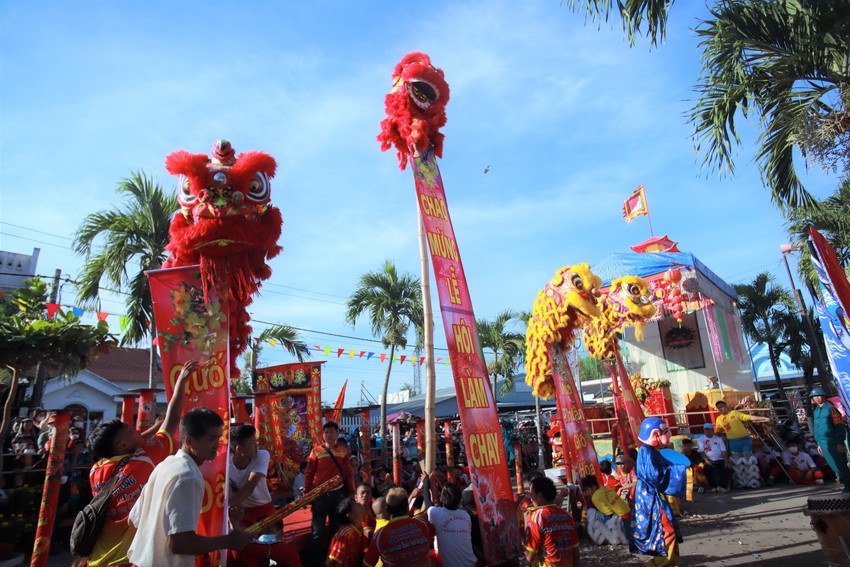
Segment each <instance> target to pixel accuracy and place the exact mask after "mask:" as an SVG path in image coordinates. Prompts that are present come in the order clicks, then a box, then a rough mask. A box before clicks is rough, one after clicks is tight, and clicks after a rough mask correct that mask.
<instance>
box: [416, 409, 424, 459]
mask: <svg viewBox="0 0 850 567" xmlns="http://www.w3.org/2000/svg"><path fill="white" fill-rule="evenodd" d="M416 460H418V461H424V460H425V421H424V420H422V421H417V422H416ZM423 466H424V465H423Z"/></svg>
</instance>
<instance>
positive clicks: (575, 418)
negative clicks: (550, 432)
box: [549, 343, 602, 484]
mask: <svg viewBox="0 0 850 567" xmlns="http://www.w3.org/2000/svg"><path fill="white" fill-rule="evenodd" d="M549 358H550V360H551V361H552V380H554V382H555V404H556V406H557V407H558V414H559V415H560V416H561V431H562V433H561V437H562V439H561V441H562V442H563V444H564V445H563V447H564V454H565V456H566V455H567V454H569V472H571V473H572V479H571V480H572V482H573V483H575V484H579V483H580V482H581V479H582V477H584V476H585V475H589V474H593V475H596V478H602V471H600V470H599V457H598V456H597V455H596V448H595V447H594V446H593V439H592V438H591V437H590V432H589V431H588V428H587V419H585V416H584V407H583V406H582V403H581V398H580V397H579V393H578V388H576V384H575V380H573V373H572V372H571V371H570V367H569V365H568V364H567V356H566V354H565V353H564V349H563V347H562V346H561V344H560V343H552V344H550V345H549ZM564 461H565V463H566V462H567V459H565V460H564Z"/></svg>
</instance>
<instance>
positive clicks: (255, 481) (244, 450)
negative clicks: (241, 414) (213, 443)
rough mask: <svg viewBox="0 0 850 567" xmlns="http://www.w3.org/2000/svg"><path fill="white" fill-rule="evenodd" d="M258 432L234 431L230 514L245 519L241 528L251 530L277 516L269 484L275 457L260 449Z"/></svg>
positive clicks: (245, 428)
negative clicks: (267, 477)
mask: <svg viewBox="0 0 850 567" xmlns="http://www.w3.org/2000/svg"><path fill="white" fill-rule="evenodd" d="M256 434H257V430H256V429H254V426H253V425H240V426H237V427H234V428H232V429H231V430H230V461H229V462H228V475H229V476H228V478H229V481H230V488H231V494H230V511H231V513H232V514H233V515H234V516H236V517H241V518H242V519H241V520H240V521H239V526H240V527H248V526H251V525H253V524H255V523H257V522H259V521H260V520H262V519H263V518H265V517H266V516H270V515H271V514H274V504H273V503H272V495H271V493H270V492H269V485H268V484H267V483H266V475H267V474H268V471H269V460H270V458H271V456H270V455H269V452H268V451H266V450H265V449H262V450H260V449H259V448H258V447H257V437H256Z"/></svg>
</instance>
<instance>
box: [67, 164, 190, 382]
mask: <svg viewBox="0 0 850 567" xmlns="http://www.w3.org/2000/svg"><path fill="white" fill-rule="evenodd" d="M118 193H119V194H120V195H121V196H122V197H124V202H123V203H122V205H121V206H120V207H114V208H112V209H109V210H104V211H100V212H97V213H92V214H90V215H88V216H87V217H86V218H85V219H84V220H83V224H82V225H80V228H79V229H77V232H76V233H75V234H74V250H75V251H76V252H77V254H80V255H84V256H85V264H84V265H83V268H82V272H81V273H80V275H79V276H78V278H77V280H78V281H79V288H78V291H77V297H78V300H79V301H80V302H81V303H82V304H83V305H85V306H87V307H96V306H97V304H98V298H99V296H100V289H101V283H103V284H105V285H107V286H110V287H112V288H114V289H115V290H117V291H120V292H124V293H126V294H127V300H126V303H125V306H126V313H127V317H128V324H127V328H126V331H125V333H124V336H123V337H121V344H122V345H131V344H133V345H134V344H138V343H139V342H141V341H142V340H144V339H145V338H146V337H148V336H150V337H151V339H153V338H154V337H155V336H156V325H155V322H154V315H153V304H152V302H151V294H150V286H149V285H148V278H147V275H146V274H145V272H147V271H148V270H156V269H159V268H161V267H162V263H163V262H164V261H165V260H166V258H167V254H166V252H165V245H166V244H168V227H169V224H170V220H171V215H172V214H173V213H174V212H175V211H177V210H178V209H179V208H180V207H179V205H178V203H177V197H176V195H175V194H170V195H166V194H165V191H164V190H163V189H162V188H161V187H160V186H159V184H158V183H157V182H155V181H154V180H152V179H151V178H149V177H148V176H147V175H145V173H144V172H142V171H139V172H132V173H131V175H130V177H129V178H127V179H125V180H124V181H122V182H121V183H119V184H118ZM96 243H97V244H96ZM96 245H99V246H98V247H97V248H95V246H96ZM155 369H156V353H155V350H154V349H153V348H151V357H150V371H149V380H148V381H149V386H150V387H151V388H153V387H154V386H155V383H154V382H155Z"/></svg>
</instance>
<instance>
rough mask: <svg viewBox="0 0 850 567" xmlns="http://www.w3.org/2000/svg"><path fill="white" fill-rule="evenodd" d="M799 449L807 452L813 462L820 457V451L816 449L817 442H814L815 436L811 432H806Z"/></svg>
mask: <svg viewBox="0 0 850 567" xmlns="http://www.w3.org/2000/svg"><path fill="white" fill-rule="evenodd" d="M801 450H803V451H805V452H806V453H808V454H809V456H810V457H811V458H812V459H813V460H814V461H815V462H817V461H818V459H819V458H821V454H820V451H818V444H817V443H816V442H815V436H814V435H813V434H811V433H806V436H805V437H804V439H803V445H802V447H801Z"/></svg>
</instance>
